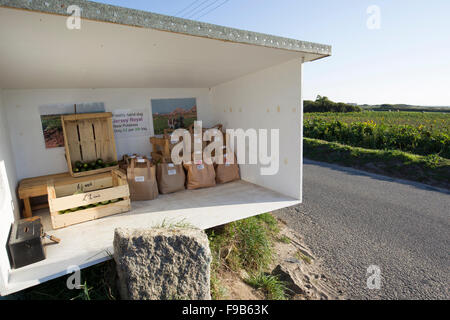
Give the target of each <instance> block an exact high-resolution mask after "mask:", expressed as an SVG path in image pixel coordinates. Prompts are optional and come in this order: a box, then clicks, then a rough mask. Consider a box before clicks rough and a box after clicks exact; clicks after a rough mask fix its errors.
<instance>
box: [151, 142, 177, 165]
mask: <svg viewBox="0 0 450 320" xmlns="http://www.w3.org/2000/svg"><path fill="white" fill-rule="evenodd" d="M150 143H151V144H152V153H151V155H152V159H153V160H155V161H157V162H162V163H166V162H171V160H170V159H171V152H172V144H171V142H170V138H167V137H162V138H159V137H150Z"/></svg>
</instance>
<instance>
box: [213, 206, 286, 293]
mask: <svg viewBox="0 0 450 320" xmlns="http://www.w3.org/2000/svg"><path fill="white" fill-rule="evenodd" d="M206 232H207V234H208V237H209V245H210V248H211V253H212V256H213V262H212V265H211V293H212V297H213V299H221V298H223V293H224V290H223V287H222V285H221V283H220V276H219V274H220V272H221V270H224V269H225V270H232V271H235V272H239V271H240V270H245V271H246V272H247V273H248V274H250V276H249V277H248V278H247V279H244V280H245V282H246V283H248V284H249V285H251V286H252V287H254V288H256V289H261V290H262V291H263V292H264V293H265V295H266V297H267V298H268V299H285V298H286V295H285V286H284V283H283V282H281V281H279V280H278V278H276V277H274V276H271V275H268V274H267V273H266V272H267V271H268V267H269V265H270V263H271V262H272V260H273V257H274V252H273V242H274V241H279V239H278V236H277V234H278V232H279V227H278V222H277V220H276V219H275V218H274V217H273V216H272V215H271V214H270V213H265V214H262V215H259V216H255V217H250V218H247V219H243V220H239V221H235V222H232V223H229V224H227V225H225V226H221V227H218V228H213V229H209V230H206Z"/></svg>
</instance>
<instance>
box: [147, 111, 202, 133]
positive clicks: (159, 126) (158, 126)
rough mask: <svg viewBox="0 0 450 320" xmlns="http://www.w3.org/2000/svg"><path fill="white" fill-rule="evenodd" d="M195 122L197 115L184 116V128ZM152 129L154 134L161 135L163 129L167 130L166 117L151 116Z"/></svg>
mask: <svg viewBox="0 0 450 320" xmlns="http://www.w3.org/2000/svg"><path fill="white" fill-rule="evenodd" d="M195 120H197V114H195V113H193V114H184V127H185V128H188V127H189V126H190V125H191V124H193V123H194V121H195ZM153 128H154V130H155V134H163V133H164V129H167V128H168V125H167V115H153Z"/></svg>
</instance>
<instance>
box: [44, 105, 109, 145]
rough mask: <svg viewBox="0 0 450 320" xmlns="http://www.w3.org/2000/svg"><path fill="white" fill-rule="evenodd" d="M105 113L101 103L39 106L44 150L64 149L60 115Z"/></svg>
mask: <svg viewBox="0 0 450 320" xmlns="http://www.w3.org/2000/svg"><path fill="white" fill-rule="evenodd" d="M96 112H105V104H104V103H103V102H92V103H66V104H52V105H44V106H39V114H40V116H41V124H42V131H43V134H44V141H45V148H47V149H49V148H59V147H64V134H63V129H62V124H61V115H62V114H73V113H96Z"/></svg>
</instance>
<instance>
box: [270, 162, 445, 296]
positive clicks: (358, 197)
mask: <svg viewBox="0 0 450 320" xmlns="http://www.w3.org/2000/svg"><path fill="white" fill-rule="evenodd" d="M303 172H304V180H303V204H301V205H298V206H295V207H291V208H286V209H282V210H280V211H277V212H276V215H277V216H278V217H280V218H282V219H283V220H284V221H285V222H287V223H288V226H290V227H291V228H292V229H294V230H295V231H297V232H298V233H299V234H300V235H301V236H302V237H303V238H304V240H305V243H306V244H307V245H308V246H309V247H310V249H311V250H312V252H313V253H314V254H315V256H316V257H317V258H320V259H321V261H322V265H323V269H324V271H325V272H326V274H328V276H329V277H330V278H331V280H332V281H333V282H335V283H336V284H337V285H338V287H339V289H341V290H342V291H343V293H344V295H345V296H346V297H347V298H350V299H450V294H449V290H450V289H449V288H450V259H449V258H450V192H448V191H445V190H442V189H436V188H432V187H428V186H425V185H422V184H418V183H411V182H406V181H402V180H397V179H391V178H387V177H383V176H379V175H374V174H370V173H365V172H362V171H358V170H354V169H349V168H344V167H340V166H335V165H329V164H324V163H319V162H313V161H309V160H305V164H304V169H303ZM371 265H375V266H378V267H379V269H380V271H381V277H380V279H381V289H379V290H378V289H368V287H367V279H368V277H370V275H371V274H372V275H373V270H376V269H372V270H371V273H370V274H367V268H368V267H369V266H371ZM375 277H376V275H375V276H372V277H370V279H371V280H372V281H371V282H370V284H371V287H372V288H373V287H376V285H377V282H376V279H375Z"/></svg>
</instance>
